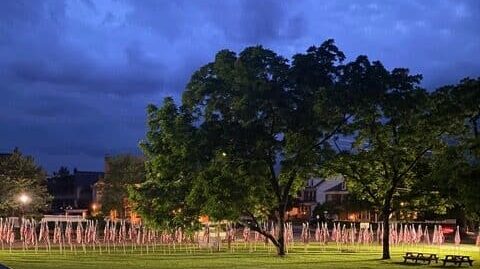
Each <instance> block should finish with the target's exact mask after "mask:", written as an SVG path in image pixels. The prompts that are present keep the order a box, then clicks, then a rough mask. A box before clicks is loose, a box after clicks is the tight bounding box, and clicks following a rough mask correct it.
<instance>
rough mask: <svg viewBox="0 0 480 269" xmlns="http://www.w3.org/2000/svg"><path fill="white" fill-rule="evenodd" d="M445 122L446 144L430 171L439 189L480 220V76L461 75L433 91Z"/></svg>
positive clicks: (470, 216)
mask: <svg viewBox="0 0 480 269" xmlns="http://www.w3.org/2000/svg"><path fill="white" fill-rule="evenodd" d="M434 97H435V101H436V103H437V104H438V105H437V106H438V113H439V114H440V115H443V117H444V124H448V125H450V126H452V129H453V130H454V131H452V132H451V133H449V136H448V142H449V147H448V148H446V149H445V150H443V151H442V152H440V153H439V154H437V158H436V163H435V168H434V171H435V173H434V174H433V175H432V177H433V178H435V179H436V180H437V181H438V182H439V184H440V186H441V187H442V189H441V193H442V194H443V195H444V196H445V197H446V198H449V199H450V201H451V203H452V204H455V205H457V206H458V207H459V208H460V209H461V210H462V211H464V213H465V214H466V215H467V217H468V218H470V219H472V220H476V221H480V215H479V212H480V205H479V203H478V201H480V134H479V130H480V127H479V126H480V79H469V78H467V79H464V80H462V81H461V82H460V83H459V84H458V85H454V86H445V87H442V88H440V89H439V90H438V91H436V92H435V93H434Z"/></svg>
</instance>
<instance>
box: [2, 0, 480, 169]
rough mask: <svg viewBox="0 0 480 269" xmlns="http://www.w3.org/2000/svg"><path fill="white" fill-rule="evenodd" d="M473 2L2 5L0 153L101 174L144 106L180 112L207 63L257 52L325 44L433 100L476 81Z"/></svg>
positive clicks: (135, 132)
mask: <svg viewBox="0 0 480 269" xmlns="http://www.w3.org/2000/svg"><path fill="white" fill-rule="evenodd" d="M478 25H480V1H475V0H471V1H453V0H451V1H446V0H440V1H423V0H407V1H380V0H378V1H344V0H340V1H316V0H305V1H276V0H262V1H256V0H246V1H241V0H229V1H223V0H201V1H184V0H181V1H159V0H158V1H157V0H142V1H137V0H105V1H91V0H69V1H61V0H52V1H28V0H27V1H20V0H11V1H9V0H7V1H2V2H1V3H0V94H1V98H0V136H1V140H0V141H1V144H0V151H1V150H3V151H4V150H9V149H11V148H12V147H14V146H19V147H20V148H21V149H23V150H24V151H26V152H27V153H30V154H33V155H34V156H36V157H37V158H38V160H39V161H40V163H42V164H43V165H44V166H45V167H46V168H47V169H48V170H50V171H52V170H53V169H55V168H57V167H58V166H60V165H68V166H71V167H73V166H77V167H78V168H79V169H102V167H103V164H102V158H103V156H104V155H105V154H114V153H119V152H138V147H137V145H138V142H139V140H140V139H141V138H142V137H143V136H144V133H145V106H146V104H148V103H159V102H161V99H162V98H163V97H164V96H167V95H172V96H173V97H174V98H175V99H176V100H179V98H180V94H181V91H182V90H183V88H184V87H185V84H186V82H187V81H188V79H189V77H190V75H191V73H192V72H193V71H195V70H196V69H198V68H199V67H200V66H201V65H203V64H205V63H207V62H209V61H211V60H212V59H213V57H214V55H215V52H216V51H218V50H220V49H224V48H229V49H232V50H235V51H240V50H241V49H242V48H244V47H245V46H249V45H256V44H262V45H264V46H265V47H268V48H272V49H274V50H275V51H278V52H279V53H280V54H282V55H284V56H286V57H290V56H291V55H293V54H294V53H297V52H301V51H304V50H305V49H306V48H307V47H308V46H310V45H314V44H319V43H321V42H322V41H324V40H325V39H327V38H335V40H336V41H337V44H338V45H339V47H340V48H341V49H342V50H344V51H345V53H346V54H347V57H348V58H349V59H353V58H354V57H356V56H357V55H359V54H366V55H368V56H369V57H370V58H371V59H372V60H374V59H379V60H381V61H382V62H383V63H384V64H385V65H386V66H387V67H389V68H393V67H396V66H401V67H408V68H410V69H411V70H412V72H414V73H422V74H423V75H424V86H426V87H428V88H430V89H432V88H435V87H437V86H439V85H442V84H447V83H456V82H457V81H458V80H459V79H461V78H462V77H465V76H479V75H480V71H479V70H480V61H479V55H480V40H479V38H480V32H479V28H478Z"/></svg>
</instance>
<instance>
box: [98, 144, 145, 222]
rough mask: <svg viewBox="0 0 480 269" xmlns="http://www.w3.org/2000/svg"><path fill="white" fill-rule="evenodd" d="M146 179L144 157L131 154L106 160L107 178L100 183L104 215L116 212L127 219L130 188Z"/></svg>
mask: <svg viewBox="0 0 480 269" xmlns="http://www.w3.org/2000/svg"><path fill="white" fill-rule="evenodd" d="M144 179H145V164H144V159H143V157H139V156H133V155H131V154H120V155H115V156H110V157H107V158H106V171H105V177H104V178H103V179H102V180H101V182H99V183H98V186H99V189H100V191H101V193H102V195H101V197H100V204H101V209H102V212H103V213H104V214H108V213H109V212H110V211H111V210H116V212H117V213H118V217H121V218H124V217H125V208H126V207H128V206H130V205H128V203H126V199H128V188H129V187H130V186H132V185H134V184H138V183H140V182H143V181H144Z"/></svg>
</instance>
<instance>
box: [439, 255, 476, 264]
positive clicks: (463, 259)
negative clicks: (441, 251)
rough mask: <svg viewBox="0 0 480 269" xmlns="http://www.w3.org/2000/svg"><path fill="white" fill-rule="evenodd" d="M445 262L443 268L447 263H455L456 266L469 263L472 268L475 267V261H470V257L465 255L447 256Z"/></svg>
mask: <svg viewBox="0 0 480 269" xmlns="http://www.w3.org/2000/svg"><path fill="white" fill-rule="evenodd" d="M442 261H443V266H445V265H447V263H453V264H454V265H458V266H462V264H463V263H468V264H469V265H470V266H473V261H474V260H472V259H470V256H464V255H446V256H445V258H444V259H442Z"/></svg>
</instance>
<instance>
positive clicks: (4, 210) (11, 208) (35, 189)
mask: <svg viewBox="0 0 480 269" xmlns="http://www.w3.org/2000/svg"><path fill="white" fill-rule="evenodd" d="M0 182H1V183H2V184H0V197H2V199H0V215H2V216H19V215H20V214H22V212H21V211H23V212H24V213H25V214H27V215H35V214H37V213H40V212H44V211H45V210H47V209H48V203H49V201H50V199H51V197H50V195H49V194H48V192H47V185H46V183H47V182H46V174H45V172H44V171H43V170H42V169H41V167H39V166H37V165H36V164H35V162H34V160H33V158H31V157H29V156H24V155H23V154H22V153H21V152H20V151H19V150H18V149H15V150H14V152H13V153H12V154H11V155H7V156H0ZM22 193H24V194H26V195H28V196H29V197H30V199H31V201H30V202H29V203H28V205H22V204H21V203H20V201H19V195H20V194H22Z"/></svg>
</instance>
